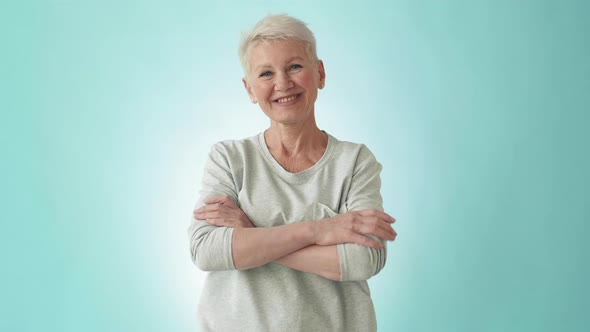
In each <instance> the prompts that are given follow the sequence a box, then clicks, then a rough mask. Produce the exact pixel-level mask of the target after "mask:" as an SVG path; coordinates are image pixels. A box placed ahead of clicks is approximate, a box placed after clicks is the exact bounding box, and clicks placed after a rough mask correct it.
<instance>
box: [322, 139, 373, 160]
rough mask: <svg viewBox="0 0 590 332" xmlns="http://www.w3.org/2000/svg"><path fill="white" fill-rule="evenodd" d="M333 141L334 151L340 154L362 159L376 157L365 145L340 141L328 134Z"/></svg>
mask: <svg viewBox="0 0 590 332" xmlns="http://www.w3.org/2000/svg"><path fill="white" fill-rule="evenodd" d="M328 135H329V136H330V138H331V140H332V141H333V142H334V149H335V150H336V151H337V152H338V153H341V154H342V153H344V154H348V155H351V154H352V155H357V156H362V157H373V158H374V155H373V153H372V152H371V150H370V149H369V148H368V147H367V146H366V145H365V144H363V143H355V142H350V141H345V140H339V139H337V138H335V137H334V136H332V135H330V134H328Z"/></svg>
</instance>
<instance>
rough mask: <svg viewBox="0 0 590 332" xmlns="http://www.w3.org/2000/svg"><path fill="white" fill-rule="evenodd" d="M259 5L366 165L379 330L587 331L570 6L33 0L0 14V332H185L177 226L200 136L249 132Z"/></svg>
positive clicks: (577, 63)
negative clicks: (321, 66)
mask: <svg viewBox="0 0 590 332" xmlns="http://www.w3.org/2000/svg"><path fill="white" fill-rule="evenodd" d="M267 13H289V14H291V15H293V16H296V17H299V18H301V19H302V20H304V21H306V22H308V23H309V26H310V28H311V29H312V30H313V31H314V33H315V34H316V38H317V40H318V52H319V56H320V58H322V59H323V60H324V62H325V67H326V73H327V84H326V88H325V89H324V90H322V91H321V93H320V96H319V98H318V101H317V104H316V114H317V119H318V124H319V126H320V128H322V129H324V130H327V131H328V132H330V133H331V134H333V135H334V136H336V137H338V138H340V139H343V140H350V141H355V142H363V143H365V144H367V145H368V146H369V148H370V149H371V150H372V151H373V152H374V154H375V155H376V156H377V158H378V159H379V160H380V161H381V163H382V164H383V166H384V171H383V173H382V180H383V191H382V193H383V197H384V199H385V208H386V210H387V211H388V212H390V213H391V214H392V215H393V216H395V217H396V218H397V219H398V221H397V223H396V225H397V226H396V230H397V231H398V233H399V236H398V239H397V240H396V241H395V242H394V243H392V244H391V245H390V246H389V255H388V262H387V266H386V267H385V269H384V270H383V271H382V272H381V273H380V274H378V275H377V276H375V277H374V278H372V279H371V280H370V285H371V288H372V292H373V298H374V302H375V307H376V311H377V317H378V324H379V330H380V331H586V330H587V329H588V326H589V325H590V318H588V317H589V316H588V308H590V300H589V297H590V288H589V286H588V280H590V268H589V266H588V261H590V257H589V256H590V246H589V245H588V244H587V241H588V240H587V238H588V236H589V235H590V234H589V233H590V232H589V229H588V225H587V222H588V221H589V220H590V208H589V207H588V206H589V204H588V196H589V193H588V185H589V184H590V183H589V182H590V181H589V175H588V169H590V157H589V153H588V147H587V145H588V142H589V141H590V140H589V139H590V135H589V134H588V125H589V120H590V117H589V115H588V110H589V108H588V104H589V102H590V93H588V91H589V88H590V45H589V42H588V40H589V39H588V32H589V31H590V20H589V19H588V18H589V17H590V5H588V2H585V1H505V0H499V1H498V0H496V1H460V0H449V1H354V2H341V1H322V2H319V1H250V2H248V3H247V4H246V3H245V2H238V1H235V2H228V1H222V2H197V1H181V0H167V1H163V0H161V1H67V0H61V1H57V0H55V1H42V0H41V1H13V2H3V4H2V5H0V37H1V41H2V44H1V46H0V47H1V50H2V52H1V55H0V57H1V62H0V76H1V79H0V97H1V98H0V108H1V110H2V116H1V119H2V120H1V128H0V129H1V133H0V135H1V136H0V138H1V146H0V147H1V152H2V163H1V165H0V170H1V173H0V174H2V177H1V179H2V182H1V184H2V185H1V188H2V191H1V195H2V196H1V198H2V213H1V215H2V231H1V233H0V234H1V236H0V238H1V239H2V240H1V241H0V246H1V248H0V249H1V251H0V252H1V255H2V256H1V257H0V258H1V259H2V274H1V283H0V285H1V286H0V287H1V288H0V291H1V299H2V300H1V308H0V309H1V311H0V315H1V318H0V330H2V331H196V330H198V328H197V323H196V308H197V299H198V295H199V290H200V287H201V285H202V280H203V278H204V276H205V274H204V273H203V272H200V271H199V270H198V269H197V268H196V267H195V266H194V265H192V262H191V261H190V256H189V251H188V240H187V235H186V228H187V226H188V223H189V218H190V215H191V210H192V205H193V202H194V201H195V199H196V195H197V190H198V188H199V182H200V177H201V174H202V168H203V165H204V161H205V158H206V156H207V153H208V151H209V147H210V146H211V144H213V143H214V142H216V141H218V140H222V139H232V138H236V139H237V138H243V137H246V136H250V135H254V134H256V133H258V132H260V131H262V130H264V129H265V128H266V126H267V125H268V121H267V119H266V118H265V116H264V115H263V114H262V112H261V111H260V110H259V109H258V108H257V107H256V106H253V105H252V104H251V103H250V102H249V99H248V97H247V95H246V93H245V91H244V90H243V87H242V83H241V81H240V79H241V77H242V76H241V75H242V73H241V69H240V67H239V62H238V58H237V45H238V42H239V33H240V31H243V30H246V29H248V28H249V27H251V26H252V25H253V24H254V23H255V22H256V21H257V20H258V19H260V18H261V17H263V16H264V15H266V14H267ZM220 310H223V308H220Z"/></svg>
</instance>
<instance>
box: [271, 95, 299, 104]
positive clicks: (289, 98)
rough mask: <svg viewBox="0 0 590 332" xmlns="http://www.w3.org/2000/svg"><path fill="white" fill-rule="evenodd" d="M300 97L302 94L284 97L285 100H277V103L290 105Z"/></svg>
mask: <svg viewBox="0 0 590 332" xmlns="http://www.w3.org/2000/svg"><path fill="white" fill-rule="evenodd" d="M299 96H301V94H297V95H292V96H288V97H283V98H279V99H275V102H276V103H279V104H284V103H288V102H290V101H293V100H295V99H297V98H299Z"/></svg>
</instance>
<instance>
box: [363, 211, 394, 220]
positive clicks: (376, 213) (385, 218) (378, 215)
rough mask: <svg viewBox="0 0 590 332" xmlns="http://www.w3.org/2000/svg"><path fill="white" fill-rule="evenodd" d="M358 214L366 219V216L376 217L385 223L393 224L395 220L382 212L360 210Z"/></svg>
mask: <svg viewBox="0 0 590 332" xmlns="http://www.w3.org/2000/svg"><path fill="white" fill-rule="evenodd" d="M358 213H359V214H360V215H361V216H366V217H368V216H376V217H379V218H381V219H383V220H385V221H387V222H389V223H394V222H395V218H394V217H392V216H390V215H389V214H387V213H385V212H383V211H380V210H377V209H366V210H360V211H358Z"/></svg>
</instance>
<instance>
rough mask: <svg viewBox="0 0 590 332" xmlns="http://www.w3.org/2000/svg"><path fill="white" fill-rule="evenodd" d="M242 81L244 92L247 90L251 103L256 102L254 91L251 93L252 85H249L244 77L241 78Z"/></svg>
mask: <svg viewBox="0 0 590 332" xmlns="http://www.w3.org/2000/svg"><path fill="white" fill-rule="evenodd" d="M242 83H244V88H245V89H246V92H248V96H249V97H250V101H251V102H252V103H253V104H256V102H257V100H256V96H255V95H254V93H252V87H251V86H250V84H248V81H247V80H246V78H245V77H244V78H242Z"/></svg>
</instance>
